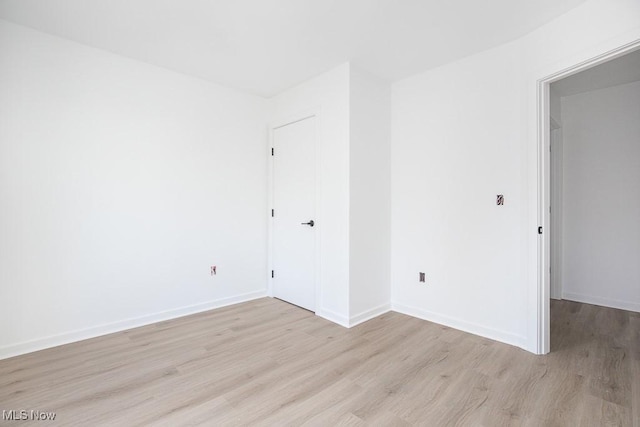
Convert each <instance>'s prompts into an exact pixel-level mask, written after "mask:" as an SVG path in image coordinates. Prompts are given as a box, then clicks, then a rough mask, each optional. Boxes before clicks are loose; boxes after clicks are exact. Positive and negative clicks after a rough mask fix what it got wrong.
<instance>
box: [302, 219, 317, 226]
mask: <svg viewBox="0 0 640 427" xmlns="http://www.w3.org/2000/svg"><path fill="white" fill-rule="evenodd" d="M315 224H316V223H315V222H313V220H311V221H309V222H303V223H302V224H301V225H308V226H309V227H313V226H314V225H315Z"/></svg>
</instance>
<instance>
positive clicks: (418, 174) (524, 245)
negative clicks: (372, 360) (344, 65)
mask: <svg viewBox="0 0 640 427" xmlns="http://www.w3.org/2000/svg"><path fill="white" fill-rule="evenodd" d="M637 39H640V2H637V1H635V0H614V1H611V0H591V1H587V2H585V3H584V4H583V5H581V6H579V7H577V8H576V9H574V10H572V11H570V12H568V13H567V14H565V15H563V16H561V17H559V18H558V19H556V20H554V21H552V22H551V23H549V24H547V25H545V26H543V27H541V28H539V29H537V30H535V31H533V32H532V33H530V34H528V35H527V36H525V37H523V38H521V39H518V40H516V41H514V42H512V43H509V44H506V45H503V46H500V47H498V48H495V49H491V50H488V51H485V52H482V53H479V54H477V55H474V56H471V57H468V58H465V59H463V60H461V61H457V62H455V63H452V64H448V65H446V66H443V67H440V68H438V69H434V70H431V71H428V72H425V73H422V74H419V75H417V76H414V77H411V78H408V79H405V80H402V81H400V82H396V83H395V84H393V86H392V149H391V153H392V162H391V178H392V179H391V181H392V187H391V188H392V189H391V194H392V211H391V212H392V214H391V219H392V227H391V229H392V240H391V247H392V264H391V284H392V307H394V308H395V309H397V310H399V311H404V312H406V313H410V314H414V315H417V316H420V317H424V318H427V319H431V320H435V321H438V322H441V323H445V324H448V325H451V326H454V327H458V328H460V329H464V330H467V331H470V332H473V333H477V334H481V335H485V336H488V337H491V338H495V339H498V340H502V341H505V342H508V343H512V344H515V345H519V346H522V347H524V348H527V349H528V350H530V351H533V352H538V351H540V347H539V342H538V330H539V328H540V323H539V318H538V304H537V298H538V292H539V289H538V275H537V273H538V242H539V237H538V235H537V233H536V229H537V226H538V225H539V224H538V211H537V198H538V180H537V161H538V147H537V104H536V100H537V95H538V94H537V81H538V80H539V79H542V78H545V77H547V76H549V75H551V74H553V73H556V72H559V71H561V70H563V69H565V68H567V67H569V66H573V65H575V64H578V63H581V62H583V61H585V60H588V59H591V58H593V57H596V56H598V55H601V54H603V53H605V52H607V51H609V50H611V49H614V48H617V47H619V46H622V45H624V44H626V43H630V42H632V41H634V40H637ZM496 194H504V195H505V200H506V201H505V205H504V206H502V207H498V206H496V205H495V196H496ZM419 271H425V272H426V273H427V284H426V285H420V284H419V283H418V281H417V274H418V272H419Z"/></svg>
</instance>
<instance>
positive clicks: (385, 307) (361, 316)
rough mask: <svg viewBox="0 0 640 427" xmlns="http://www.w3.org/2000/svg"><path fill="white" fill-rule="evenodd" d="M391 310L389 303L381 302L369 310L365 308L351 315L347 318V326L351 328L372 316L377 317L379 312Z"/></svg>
mask: <svg viewBox="0 0 640 427" xmlns="http://www.w3.org/2000/svg"><path fill="white" fill-rule="evenodd" d="M390 310H391V304H382V305H379V306H378V307H373V308H371V309H369V310H365V311H363V312H362V313H360V314H356V315H355V316H351V319H350V320H349V327H350V328H352V327H354V326H356V325H359V324H360V323H364V322H366V321H367V320H371V319H373V318H374V317H378V316H380V315H381V314H384V313H387V312H388V311H390Z"/></svg>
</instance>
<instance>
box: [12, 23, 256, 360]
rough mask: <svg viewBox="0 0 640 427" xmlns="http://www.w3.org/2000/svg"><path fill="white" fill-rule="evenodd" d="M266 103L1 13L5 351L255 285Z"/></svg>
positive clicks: (192, 307) (225, 298) (194, 307)
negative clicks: (215, 271) (15, 22)
mask: <svg viewBox="0 0 640 427" xmlns="http://www.w3.org/2000/svg"><path fill="white" fill-rule="evenodd" d="M266 107H267V103H266V101H264V100H262V99H260V98H257V97H252V96H247V95H244V94H239V93H237V92H234V91H231V90H228V89H225V88H222V87H219V86H216V85H213V84H210V83H207V82H204V81H202V80H198V79H195V78H191V77H187V76H183V75H180V74H176V73H173V72H169V71H166V70H163V69H160V68H157V67H153V66H150V65H146V64H143V63H140V62H136V61H131V60H128V59H124V58H122V57H119V56H116V55H111V54H109V53H106V52H104V51H100V50H97V49H92V48H88V47H85V46H82V45H79V44H75V43H72V42H69V41H65V40H63V39H59V38H55V37H51V36H48V35H45V34H43V33H39V32H36V31H32V30H29V29H26V28H24V27H19V26H16V25H13V24H9V23H6V22H3V21H0V204H1V209H0V226H1V227H2V228H1V229H0V236H1V238H0V281H1V283H2V286H0V301H2V309H1V310H0V357H6V356H8V355H11V354H17V353H21V352H26V351H31V350H35V349H38V348H42V347H46V346H51V345H56V344H60V343H62V342H66V341H70V340H76V339H80V338H84V337H88V336H92V335H96V334H100V333H105V332H110V331H114V330H118V329H123V328H126V327H130V326H133V325H138V324H143V323H148V322H151V321H155V320H159V319H164V318H169V317H173V316H176V315H180V314H185V313H188V312H193V311H198V310H204V309H207V308H212V307H215V306H219V305H222V304H226V303H229V302H233V301H239V300H243V299H248V298H254V297H257V296H260V295H264V294H265V292H266V283H267V282H266V277H267V275H266V250H265V248H266V224H267V222H266V215H265V207H266V184H265V176H266V151H265V150H264V147H265V140H266V122H267V117H266ZM212 264H216V265H217V266H218V276H216V277H211V276H210V275H209V266H210V265H212Z"/></svg>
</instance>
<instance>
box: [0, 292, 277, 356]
mask: <svg viewBox="0 0 640 427" xmlns="http://www.w3.org/2000/svg"><path fill="white" fill-rule="evenodd" d="M265 296H267V292H266V291H256V292H249V293H246V294H240V295H234V296H232V297H227V298H220V299H217V300H213V301H207V302H204V303H201V304H194V305H190V306H186V307H180V308H176V309H172V310H167V311H162V312H159V313H154V314H149V315H145V316H141V317H136V318H132V319H126V320H122V321H119V322H113V323H108V324H104V325H99V326H93V327H91V328H87V329H80V330H76V331H72V332H66V333H62V334H58V335H51V336H48V337H44V338H39V339H36V340H31V341H25V342H21V343H18V344H11V345H8V346H4V347H0V360H2V359H7V358H9V357H14V356H19V355H21V354H26V353H31V352H34V351H38V350H44V349H46V348H51V347H57V346H59V345H63V344H69V343H72V342H76V341H82V340H86V339H89V338H95V337H99V336H101V335H107V334H111V333H114V332H121V331H125V330H127V329H132V328H137V327H140V326H145V325H149V324H151V323H156V322H162V321H165V320H170V319H175V318H178V317H183V316H188V315H190V314H196V313H201V312H203V311H208V310H212V309H214V308H220V307H225V306H228V305H233V304H238V303H241V302H246V301H251V300H254V299H258V298H263V297H265Z"/></svg>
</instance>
